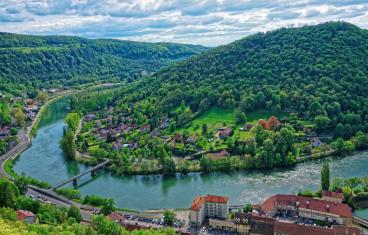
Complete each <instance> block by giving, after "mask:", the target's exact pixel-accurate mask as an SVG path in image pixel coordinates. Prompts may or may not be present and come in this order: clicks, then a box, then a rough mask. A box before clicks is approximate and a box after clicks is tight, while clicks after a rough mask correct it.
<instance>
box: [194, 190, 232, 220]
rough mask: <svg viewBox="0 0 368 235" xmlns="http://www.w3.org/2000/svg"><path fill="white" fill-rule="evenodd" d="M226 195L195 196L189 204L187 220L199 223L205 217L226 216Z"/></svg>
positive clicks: (224, 217)
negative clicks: (190, 204)
mask: <svg viewBox="0 0 368 235" xmlns="http://www.w3.org/2000/svg"><path fill="white" fill-rule="evenodd" d="M228 201H229V198H228V197H223V196H214V195H207V196H197V197H196V198H195V199H194V200H193V202H192V206H191V211H190V214H189V220H190V222H191V223H192V224H195V225H201V224H202V223H203V221H204V220H205V219H206V217H210V218H222V219H226V218H227V217H228V207H229V205H228Z"/></svg>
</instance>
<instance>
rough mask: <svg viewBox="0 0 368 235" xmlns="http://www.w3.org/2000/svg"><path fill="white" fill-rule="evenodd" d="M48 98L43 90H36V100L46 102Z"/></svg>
mask: <svg viewBox="0 0 368 235" xmlns="http://www.w3.org/2000/svg"><path fill="white" fill-rule="evenodd" d="M48 98H49V95H48V94H47V93H46V92H44V91H39V92H37V96H36V100H37V101H39V102H41V103H44V102H46V100H47V99H48Z"/></svg>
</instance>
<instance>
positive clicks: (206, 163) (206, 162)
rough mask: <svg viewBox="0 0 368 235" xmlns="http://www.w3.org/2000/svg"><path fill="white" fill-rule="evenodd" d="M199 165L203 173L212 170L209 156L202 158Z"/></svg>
mask: <svg viewBox="0 0 368 235" xmlns="http://www.w3.org/2000/svg"><path fill="white" fill-rule="evenodd" d="M199 165H200V167H201V169H202V171H210V170H211V160H210V159H208V157H207V156H202V157H201V160H200V161H199Z"/></svg>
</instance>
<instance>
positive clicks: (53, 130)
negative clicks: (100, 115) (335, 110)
mask: <svg viewBox="0 0 368 235" xmlns="http://www.w3.org/2000/svg"><path fill="white" fill-rule="evenodd" d="M68 103H69V102H68V99H67V98H64V99H60V100H58V101H56V102H54V103H52V104H51V105H50V106H49V107H48V108H47V110H46V112H45V115H44V116H43V117H42V120H41V122H40V125H39V129H38V131H37V136H36V137H35V138H34V140H33V144H32V146H31V147H30V148H29V149H27V150H26V151H25V152H24V153H23V154H22V155H21V156H20V157H19V158H18V160H17V161H16V163H15V166H14V170H15V171H16V172H17V173H18V174H21V173H22V172H24V173H25V174H26V175H28V176H31V177H34V178H36V179H39V180H43V181H46V182H49V183H50V184H55V183H57V182H59V181H61V180H63V179H66V178H68V177H71V176H73V175H75V174H77V173H78V172H80V171H83V170H84V169H86V167H85V166H84V165H82V164H78V163H75V162H68V161H65V159H64V157H63V156H62V151H61V149H60V147H59V143H58V142H59V140H60V138H61V136H62V133H63V127H64V126H65V124H64V122H63V119H64V117H65V115H66V113H67V112H68ZM329 159H330V170H331V174H332V177H336V176H340V177H351V176H358V177H360V176H366V175H368V170H367V166H368V152H360V153H356V154H354V155H353V156H348V157H345V158H342V157H334V158H329ZM322 163H323V161H321V160H318V161H311V162H306V163H301V164H298V165H297V166H296V167H293V168H289V169H275V170H269V171H239V172H234V173H191V174H187V175H182V174H177V175H175V176H162V175H152V176H141V175H137V176H113V175H111V174H109V173H105V172H102V171H99V173H98V174H97V176H96V177H94V178H93V179H92V178H91V177H90V176H89V175H86V176H84V177H82V178H81V179H80V180H79V182H78V183H79V187H78V189H79V190H80V191H81V193H82V195H98V196H102V197H110V198H113V199H114V200H115V202H116V205H117V207H120V208H130V209H135V210H144V209H158V208H188V207H189V206H190V203H191V201H192V200H193V198H194V197H195V196H196V195H198V194H202V195H203V194H218V195H227V196H229V197H230V204H231V205H240V204H245V203H258V202H260V201H261V200H263V199H264V198H266V197H267V196H269V195H271V194H275V193H297V192H298V191H300V190H303V189H306V188H309V189H312V190H317V189H318V187H319V179H320V170H321V168H322ZM66 187H72V185H71V184H70V185H67V186H66ZM359 213H361V214H362V215H363V216H364V215H365V216H364V217H368V213H367V211H366V210H365V211H360V212H359Z"/></svg>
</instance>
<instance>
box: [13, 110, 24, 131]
mask: <svg viewBox="0 0 368 235" xmlns="http://www.w3.org/2000/svg"><path fill="white" fill-rule="evenodd" d="M13 113H14V118H15V120H16V122H17V124H18V126H20V127H24V125H25V120H26V115H25V114H24V113H23V110H22V109H20V108H14V109H13Z"/></svg>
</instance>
